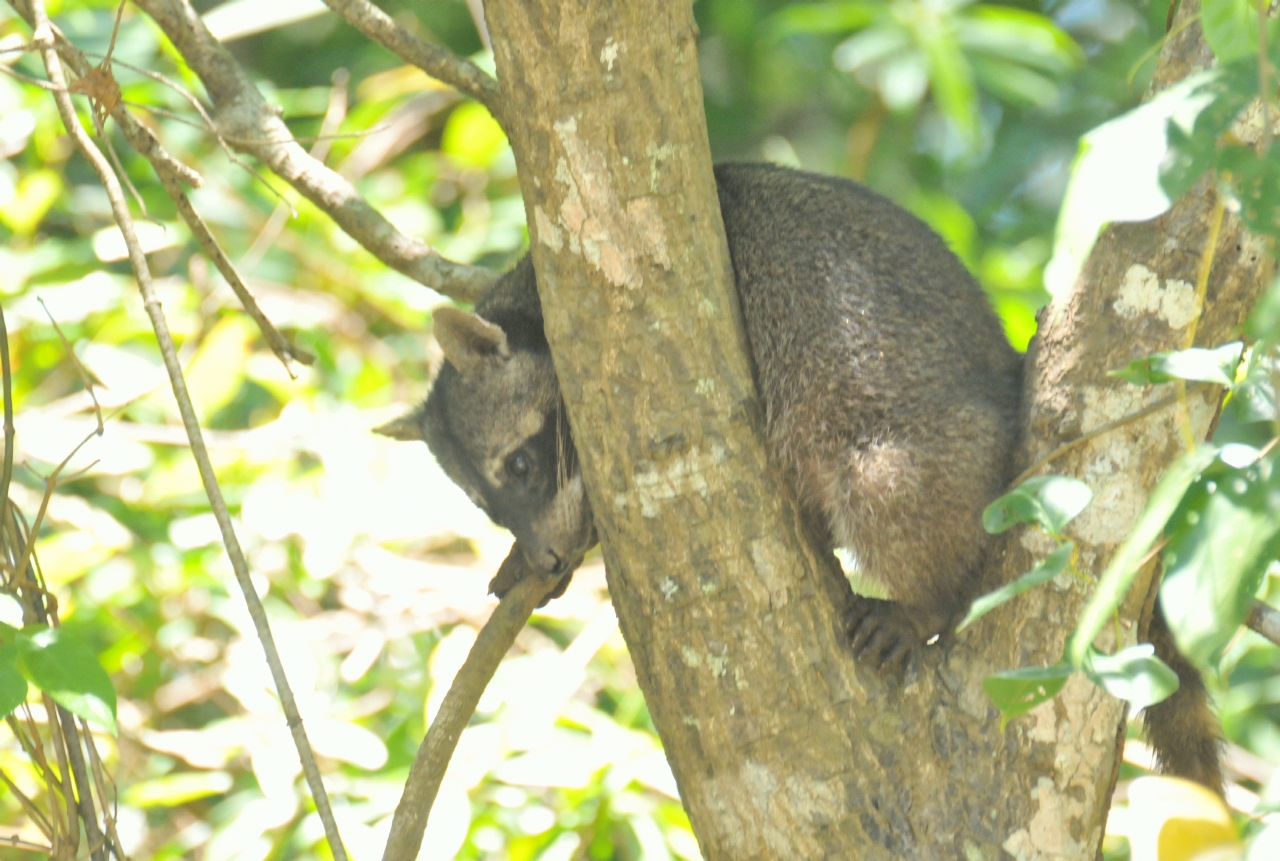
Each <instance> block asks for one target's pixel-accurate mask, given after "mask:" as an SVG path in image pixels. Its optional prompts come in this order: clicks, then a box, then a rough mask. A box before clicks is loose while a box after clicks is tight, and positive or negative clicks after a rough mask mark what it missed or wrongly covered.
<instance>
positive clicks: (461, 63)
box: [324, 0, 506, 128]
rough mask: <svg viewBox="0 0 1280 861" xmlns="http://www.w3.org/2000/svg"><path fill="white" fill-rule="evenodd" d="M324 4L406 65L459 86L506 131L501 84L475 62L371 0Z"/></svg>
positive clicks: (328, 2) (326, 1)
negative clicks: (422, 35)
mask: <svg viewBox="0 0 1280 861" xmlns="http://www.w3.org/2000/svg"><path fill="white" fill-rule="evenodd" d="M324 3H325V5H326V6H328V7H329V8H330V9H332V10H333V11H334V12H337V13H338V14H339V15H341V16H342V17H343V19H345V20H346V22H347V23H348V24H350V25H351V26H352V27H355V28H356V29H357V30H359V31H360V32H361V33H364V34H365V35H366V36H368V37H369V38H370V39H372V40H373V41H375V42H377V43H378V44H379V45H381V46H382V47H384V48H386V49H387V50H388V51H390V52H391V53H393V54H395V55H396V56H397V57H399V58H400V59H402V60H404V61H405V62H406V63H409V64H410V65H413V66H417V67H418V68H419V69H421V70H422V71H424V72H426V73H427V74H428V75H430V76H431V77H433V78H435V79H436V80H438V81H443V82H444V83H446V84H449V85H450V86H453V87H456V88H457V89H459V90H461V91H462V92H463V93H466V94H467V95H468V96H470V97H471V98H473V99H475V100H476V101H477V102H479V103H480V104H482V105H484V106H485V107H486V108H488V109H489V113H490V114H492V115H493V118H494V119H495V120H497V121H498V125H500V126H502V127H503V128H506V123H505V122H503V104H502V94H501V93H500V92H499V91H498V82H497V81H496V80H494V79H493V77H492V76H490V75H489V74H487V73H486V72H485V71H484V70H483V69H481V68H480V67H479V66H477V65H476V64H475V63H473V62H471V61H470V60H468V59H466V58H465V57H459V56H458V55H457V54H454V53H453V52H452V51H447V50H445V49H444V48H441V47H440V46H439V45H433V44H431V43H430V42H427V41H426V40H424V39H420V38H418V37H417V36H415V35H413V34H412V33H410V32H409V31H407V30H405V29H404V28H403V27H401V26H400V25H399V24H397V23H396V22H395V21H394V20H393V19H392V18H391V16H390V15H388V14H387V13H386V12H383V11H382V10H381V9H379V8H378V7H376V6H374V5H373V4H372V3H370V2H368V0H324Z"/></svg>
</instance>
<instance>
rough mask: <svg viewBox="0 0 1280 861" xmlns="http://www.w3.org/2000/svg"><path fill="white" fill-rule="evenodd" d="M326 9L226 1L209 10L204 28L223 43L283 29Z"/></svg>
mask: <svg viewBox="0 0 1280 861" xmlns="http://www.w3.org/2000/svg"><path fill="white" fill-rule="evenodd" d="M328 11H329V7H327V6H325V5H324V3H322V2H321V1H320V0H271V2H270V3H263V2H261V0H230V2H227V3H223V4H222V5H220V6H218V7H216V8H214V9H212V10H210V11H209V12H208V14H206V15H205V16H204V24H205V26H206V27H208V28H209V32H211V33H213V35H214V37H215V38H217V39H218V40H220V41H223V42H230V41H231V40H233V39H240V38H243V37H245V36H252V35H253V34H254V33H262V32H264V31H266V30H274V29H275V28H277V27H286V26H288V25H289V24H295V23H297V22H299V21H305V20H307V19H308V18H314V17H315V16H317V15H323V14H326V13H327V12H328Z"/></svg>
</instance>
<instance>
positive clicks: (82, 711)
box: [17, 628, 116, 732]
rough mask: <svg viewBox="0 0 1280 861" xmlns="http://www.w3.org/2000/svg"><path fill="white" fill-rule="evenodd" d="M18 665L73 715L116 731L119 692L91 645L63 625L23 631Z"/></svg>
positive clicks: (18, 643) (19, 643)
mask: <svg viewBox="0 0 1280 861" xmlns="http://www.w3.org/2000/svg"><path fill="white" fill-rule="evenodd" d="M17 646H18V668H19V669H20V670H21V671H22V674H23V675H24V676H26V678H27V680H28V681H29V682H31V683H32V684H33V685H35V686H36V687H38V688H39V689H40V690H42V691H44V692H45V693H47V694H48V695H49V696H51V697H53V699H54V701H55V702H57V703H58V704H59V705H61V706H63V707H64V708H66V709H67V710H68V711H70V712H71V713H72V714H75V715H79V716H80V717H82V718H84V719H85V720H88V721H92V722H94V723H97V724H100V725H101V726H103V727H106V728H107V729H108V730H110V731H111V732H115V729H116V722H115V715H116V691H115V688H114V687H112V686H111V679H110V678H108V677H107V674H106V672H105V671H104V670H103V669H102V665H101V664H99V663H98V659H97V657H95V656H94V654H93V652H91V651H90V650H89V647H88V646H86V645H85V644H84V643H82V642H80V641H79V640H77V639H76V638H75V637H73V636H72V635H71V634H68V633H67V632H66V631H63V630H62V629H61V628H35V629H31V630H23V632H22V634H21V635H20V636H19V637H18V638H17Z"/></svg>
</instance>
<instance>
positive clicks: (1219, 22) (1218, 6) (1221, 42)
mask: <svg viewBox="0 0 1280 861" xmlns="http://www.w3.org/2000/svg"><path fill="white" fill-rule="evenodd" d="M1278 25H1280V21H1277V20H1276V19H1275V18H1271V17H1269V16H1268V18H1267V44H1268V45H1269V46H1274V45H1275V44H1276V35H1277V34H1278V33H1280V26H1278ZM1200 26H1201V28H1202V29H1203V31H1204V40H1205V42H1207V43H1208V44H1209V47H1210V48H1212V49H1213V55H1214V56H1215V57H1217V58H1218V62H1220V63H1230V62H1231V61H1232V60H1239V59H1240V58H1242V57H1247V56H1249V55H1250V54H1254V55H1256V54H1257V53H1258V7H1257V4H1256V3H1255V2H1254V0H1202V2H1201V4H1200Z"/></svg>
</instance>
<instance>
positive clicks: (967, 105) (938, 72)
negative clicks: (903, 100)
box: [918, 28, 978, 141]
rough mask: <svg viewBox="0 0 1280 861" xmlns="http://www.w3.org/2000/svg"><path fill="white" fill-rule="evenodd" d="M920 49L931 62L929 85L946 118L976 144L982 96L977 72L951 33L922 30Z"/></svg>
mask: <svg viewBox="0 0 1280 861" xmlns="http://www.w3.org/2000/svg"><path fill="white" fill-rule="evenodd" d="M918 38H919V39H920V47H921V50H922V51H923V52H924V55H925V56H926V57H927V58H928V60H929V84H930V87H931V88H932V90H933V95H934V98H935V99H937V102H938V107H939V109H941V111H942V113H943V115H944V116H946V118H947V119H949V120H951V122H952V123H953V124H954V125H955V127H956V129H957V130H958V131H959V132H960V134H961V135H962V136H963V137H965V138H966V139H968V140H971V141H972V140H974V139H976V137H977V134H978V93H977V90H976V89H975V88H974V83H973V69H972V68H971V67H970V65H969V61H968V60H967V59H965V56H964V51H962V50H961V48H960V44H959V42H957V41H956V39H955V35H954V34H953V33H952V32H950V31H947V30H935V29H933V28H928V29H925V28H921V30H920V31H918Z"/></svg>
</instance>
